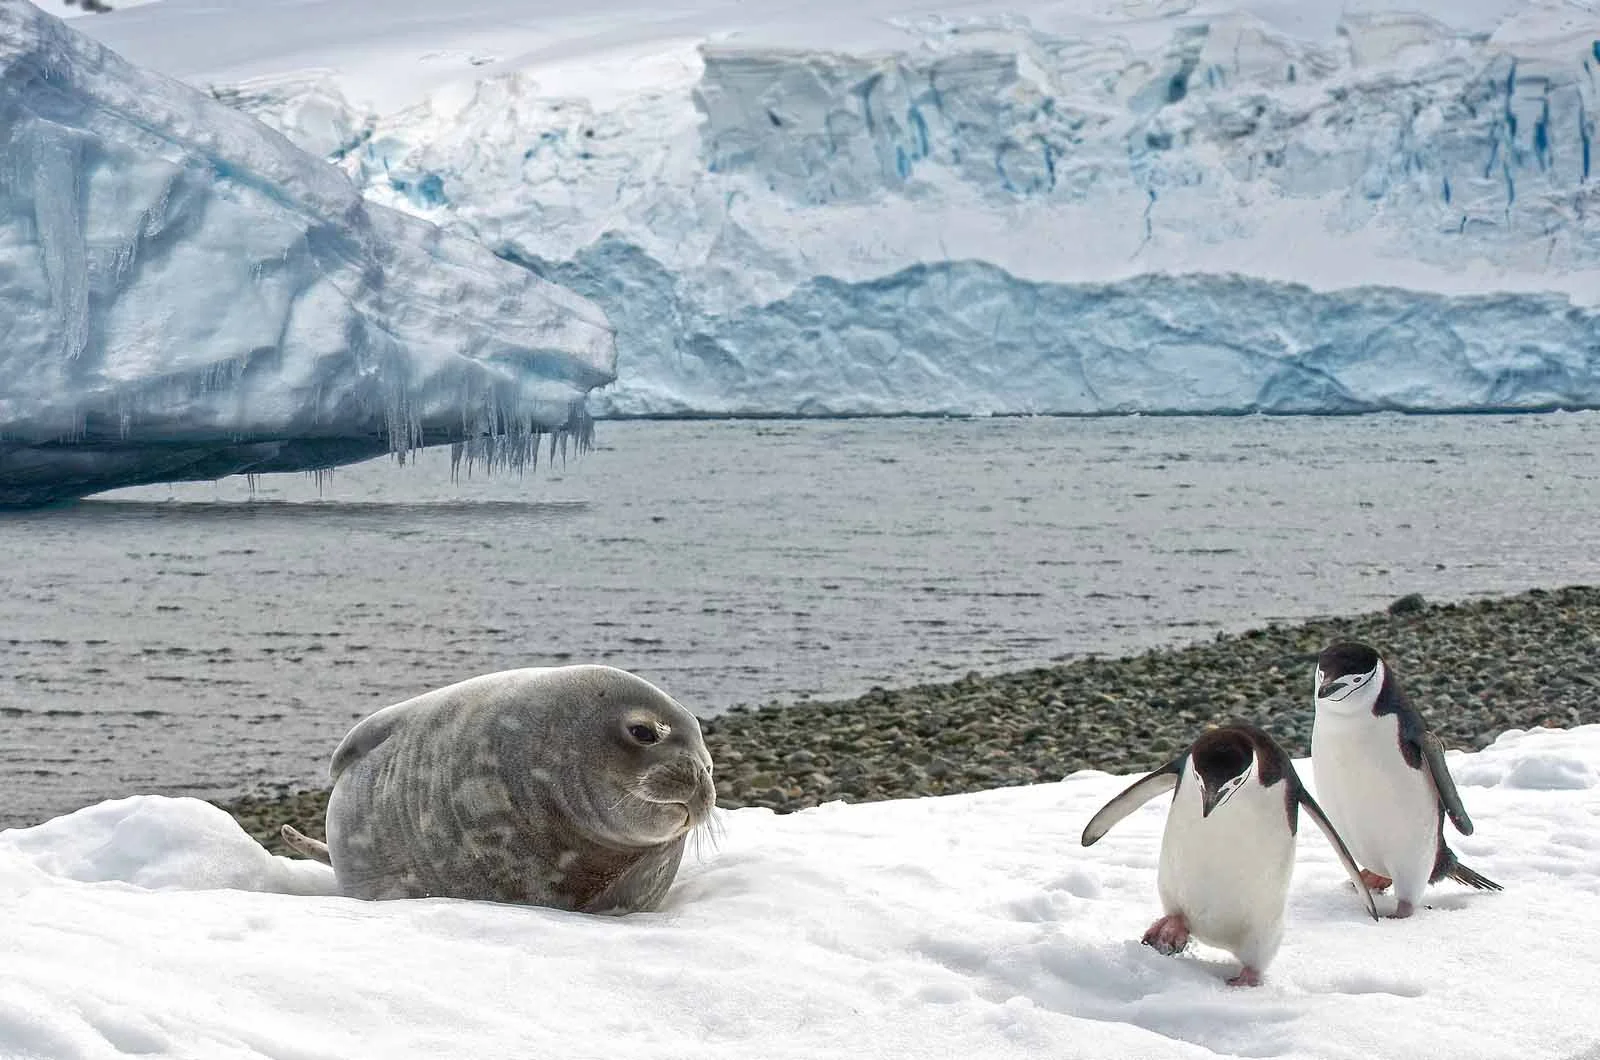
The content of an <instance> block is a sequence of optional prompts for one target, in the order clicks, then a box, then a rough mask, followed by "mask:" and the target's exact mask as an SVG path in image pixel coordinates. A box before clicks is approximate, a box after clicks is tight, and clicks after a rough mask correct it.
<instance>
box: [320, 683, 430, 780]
mask: <svg viewBox="0 0 1600 1060" xmlns="http://www.w3.org/2000/svg"><path fill="white" fill-rule="evenodd" d="M413 702H414V701H413V700H407V701H406V702H404V703H396V704H394V705H393V706H388V707H384V708H383V709H382V710H380V711H377V712H376V713H374V714H369V715H367V716H366V717H365V718H363V719H361V721H359V722H357V723H356V727H355V728H353V729H351V730H350V731H349V732H347V733H345V734H344V739H343V740H340V741H339V746H338V747H336V748H334V751H333V760H332V761H331V762H329V763H328V779H329V781H330V782H334V783H337V782H338V780H339V774H340V773H343V772H344V771H345V770H346V769H349V768H350V766H351V764H352V763H354V762H355V761H356V760H357V759H359V758H363V757H365V756H366V755H367V754H369V753H370V752H371V751H372V749H373V748H375V747H377V746H378V745H379V744H381V743H383V741H385V740H387V739H388V738H389V737H391V736H393V735H394V730H395V727H396V726H398V725H399V724H400V722H401V721H403V720H404V717H405V708H407V707H410V706H411V705H412V703H413Z"/></svg>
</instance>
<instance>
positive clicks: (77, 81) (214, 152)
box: [0, 0, 615, 505]
mask: <svg viewBox="0 0 1600 1060" xmlns="http://www.w3.org/2000/svg"><path fill="white" fill-rule="evenodd" d="M75 24H76V25H86V24H89V23H87V22H85V21H82V20H79V21H78V22H76V23H75ZM0 70H3V71H4V77H3V78H0V144H3V147H4V151H5V158H6V160H7V161H6V164H5V166H4V171H3V173H0V200H3V201H4V202H5V203H6V205H7V207H8V208H7V209H6V211H5V214H4V218H3V220H0V297H3V298H4V301H5V306H6V320H5V322H4V323H3V324H0V333H3V334H4V336H5V339H6V341H5V343H4V344H3V346H0V505H3V504H16V503H38V502H41V501H48V500H52V499H57V498H60V497H72V496H78V495H81V494H83V493H88V492H93V491H94V490H98V489H106V488H110V487H112V486H117V485H130V484H134V483H138V482H147V481H170V480H174V479H183V478H215V477H219V476H220V475H223V474H228V473H231V472H236V471H273V470H297V469H303V468H322V467H328V466H332V465H334V464H340V463H345V462H348V461H351V460H355V459H361V458H365V457H370V456H374V455H377V454H379V453H382V452H385V451H392V452H396V453H399V454H402V455H403V454H404V453H405V452H406V451H408V450H409V449H411V448H413V447H415V446H417V445H421V444H425V443H426V444H437V443H439V442H446V441H449V442H461V441H465V442H467V443H469V444H472V445H474V446H476V447H478V448H480V449H482V448H484V447H485V444H486V441H485V439H486V437H487V438H488V439H492V440H495V441H496V443H497V444H496V445H494V446H493V452H492V453H490V452H485V454H484V455H486V456H492V457H494V458H496V459H506V460H508V461H509V462H512V463H516V462H518V461H519V460H521V459H525V458H526V456H527V447H528V446H529V445H530V444H531V443H532V442H534V441H536V440H537V439H538V438H539V437H540V436H541V435H543V434H545V433H550V434H551V435H552V438H555V437H557V436H563V434H564V432H566V431H570V430H578V431H580V432H581V431H582V430H583V429H584V424H585V422H586V420H585V413H584V410H583V401H584V398H585V395H586V393H587V392H588V390H590V389H591V388H593V387H595V386H598V385H600V384H603V383H605V382H608V381H609V380H610V379H612V378H613V376H614V366H615V349H614V343H613V338H612V334H611V331H610V328H609V326H608V324H607V322H606V320H605V317H604V315H603V313H601V311H600V310H599V309H597V308H596V307H595V306H594V305H592V304H591V303H589V302H586V301H585V300H583V299H581V298H579V297H577V296H575V295H573V294H572V293H571V292H570V291H566V290H562V289H560V288H558V287H555V286H553V285H551V284H549V283H546V282H544V281H542V280H539V279H538V278H536V277H534V276H532V275H530V274H529V273H528V272H527V271H526V270H525V269H521V268H518V267H516V266H515V265H512V264H509V263H507V262H505V261H503V260H501V259H499V258H496V257H495V256H494V255H492V254H490V253H488V252H487V251H486V250H484V249H483V248H482V247H481V246H479V245H477V244H475V243H473V242H471V241H468V240H465V239H461V238H459V237H456V236H449V235H445V234H443V233H441V232H440V231H439V230H438V229H437V228H436V227H435V226H433V225H432V224H429V223H428V222H426V221H422V220H419V219H417V218H415V217H412V216H409V215H407V214H404V213H400V212H397V211H394V210H391V209H388V208H386V207H384V206H381V205H379V204H376V203H370V202H367V201H365V200H363V198H362V197H361V196H360V194H359V193H358V191H357V189H356V188H355V187H354V186H352V185H351V183H350V182H349V180H348V179H347V178H346V176H345V175H344V174H342V173H340V172H339V171H338V170H337V169H335V168H334V167H332V166H330V165H328V164H327V163H326V162H325V161H323V160H320V159H318V158H316V157H313V156H311V155H309V154H306V153H305V152H304V151H302V150H300V149H298V148H296V147H294V146H293V145H292V144H290V143H289V142H288V141H286V140H285V139H284V138H283V137H281V136H279V135H278V134H276V133H274V132H273V131H272V130H270V129H268V128H267V127H265V126H264V125H262V124H260V123H259V122H256V121H254V120H252V119H250V118H249V117H247V116H245V115H243V114H241V113H240V112H239V111H238V110H236V109H234V108H231V107H228V106H226V105H224V104H222V103H219V102H217V101H216V100H215V99H213V98H211V97H210V96H208V95H207V94H205V93H202V92H200V91H197V90H195V89H192V88H189V87H187V86H184V85H181V84H179V83H176V82H173V81H170V80H168V79H167V78H165V77H161V76H158V75H154V74H151V73H149V72H146V71H143V70H140V69H138V68H136V67H134V66H131V65H129V64H128V63H126V62H124V61H122V60H121V59H119V58H118V57H117V56H116V55H114V54H112V53H110V52H109V51H107V50H106V49H105V48H103V47H102V46H101V45H99V44H96V43H95V42H93V41H91V40H89V39H88V38H86V37H84V36H82V35H80V34H78V33H76V32H74V31H73V30H71V29H69V28H68V27H67V26H66V24H65V23H62V22H60V21H57V20H55V19H53V18H50V17H48V16H45V15H43V14H41V13H40V12H39V11H38V9H36V8H34V7H32V6H30V5H28V4H26V3H23V2H21V0H0ZM502 440H503V441H504V442H506V443H507V444H498V442H499V441H502Z"/></svg>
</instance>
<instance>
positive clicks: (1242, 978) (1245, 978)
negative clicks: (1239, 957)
mask: <svg viewBox="0 0 1600 1060" xmlns="http://www.w3.org/2000/svg"><path fill="white" fill-rule="evenodd" d="M1228 985H1229V986H1260V985H1261V973H1260V972H1258V971H1256V970H1255V969H1254V968H1252V967H1250V966H1249V965H1248V964H1247V965H1245V966H1244V967H1243V968H1241V969H1239V974H1238V975H1236V976H1234V977H1233V978H1232V979H1229V980H1228Z"/></svg>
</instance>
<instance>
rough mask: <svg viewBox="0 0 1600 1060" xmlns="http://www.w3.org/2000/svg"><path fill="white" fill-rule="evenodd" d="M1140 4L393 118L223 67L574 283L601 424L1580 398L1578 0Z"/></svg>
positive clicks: (1597, 212)
mask: <svg viewBox="0 0 1600 1060" xmlns="http://www.w3.org/2000/svg"><path fill="white" fill-rule="evenodd" d="M1169 6H1171V7H1174V8H1176V9H1177V10H1179V12H1180V13H1179V14H1178V15H1175V16H1172V17H1164V18H1151V19H1145V20H1142V21H1136V22H1129V23H1127V24H1126V25H1114V26H1111V27H1110V28H1107V27H1105V26H1099V27H1097V28H1096V31H1095V32H1093V33H1081V34H1073V33H1067V32H1060V31H1046V30H1044V29H1040V28H1035V27H1034V26H1033V25H1032V24H1031V23H1030V21H1029V19H1028V18H1027V17H1026V15H1025V14H1012V15H1007V16H1003V17H1000V16H990V17H974V18H966V19H956V18H945V17H939V16H927V17H924V18H921V19H917V20H907V21H902V22H900V23H899V24H898V30H897V32H899V33H900V34H901V37H902V40H903V44H902V46H899V47H895V48H890V49H887V50H885V49H878V50H874V51H870V52H865V51H864V52H862V53H860V54H850V53H844V52H819V51H808V50H802V49H783V48H776V47H771V46H763V45H743V46H735V45H732V44H729V43H726V42H723V43H716V44H711V43H703V42H702V43H700V44H699V45H697V46H695V47H693V48H692V49H690V50H688V51H686V52H685V53H684V54H682V55H680V56H679V57H678V58H679V59H680V60H681V61H680V62H679V66H680V67H681V69H682V71H683V73H682V76H680V77H677V78H676V79H673V78H671V77H666V78H662V77H659V76H657V77H655V79H654V80H651V81H649V82H648V83H641V84H638V85H634V84H632V83H631V82H629V81H628V75H627V74H625V73H621V72H619V73H618V74H617V75H616V78H615V80H616V81H618V82H619V84H618V85H614V86H613V87H612V89H611V90H610V91H608V92H606V93H604V94H598V93H593V92H591V93H588V94H568V95H564V94H562V91H561V86H562V85H563V84H564V83H567V82H566V79H565V77H564V75H559V74H558V73H555V72H546V71H541V70H539V69H537V68H530V69H526V70H518V71H513V72H510V73H502V74H500V75H498V76H495V77H492V78H489V79H485V80H482V81H479V82H476V83H474V84H467V85H461V86H457V87H456V88H454V89H452V90H450V91H442V92H437V93H435V94H434V95H433V96H431V97H430V98H428V99H427V100H425V101H424V102H422V103H421V104H419V105H416V106H412V107H409V108H407V109H404V110H401V111H399V112H396V113H392V114H371V113H363V112H361V111H360V108H355V107H348V105H345V106H346V107H347V110H346V111H344V112H341V109H340V106H339V105H338V104H336V103H333V102H330V101H333V100H337V99H338V92H337V86H334V85H330V84H329V83H327V82H326V81H322V82H318V81H317V80H316V79H315V78H311V79H310V80H308V81H307V82H306V84H305V85H302V86H300V87H299V88H298V89H296V88H295V87H294V86H292V85H287V84H286V83H284V82H278V83H274V84H273V85H271V86H269V87H268V88H262V87H259V86H257V87H254V88H252V86H248V85H246V86H236V88H235V90H234V91H235V96H236V99H237V102H238V103H239V104H240V105H241V106H245V107H253V108H255V109H256V110H258V111H260V112H263V117H264V118H266V119H267V120H274V119H275V118H276V119H277V120H279V122H280V125H281V127H283V128H284V129H285V131H286V132H287V133H288V134H289V135H291V136H299V137H302V138H303V139H305V140H306V141H307V142H308V144H318V145H321V146H322V147H323V148H324V149H327V150H329V151H330V154H331V155H332V156H333V157H335V158H337V159H338V161H339V163H340V164H341V165H342V166H344V167H345V169H346V170H347V171H348V172H350V173H351V174H352V176H353V177H354V178H355V179H356V181H357V182H358V183H359V184H360V185H361V186H362V187H363V188H364V189H365V191H366V193H367V195H368V196H369V198H371V199H373V200H375V201H378V202H382V203H386V204H390V205H394V206H397V207H399V208H401V209H405V210H410V211H412V212H414V213H417V214H419V215H421V216H424V217H427V218H429V219H432V220H435V221H437V222H439V223H440V224H442V225H445V226H447V227H449V228H452V229H454V230H458V231H461V232H463V233H464V234H468V235H471V236H472V237H474V238H477V239H480V240H482V241H483V242H484V243H486V244H487V245H489V246H491V247H493V248H495V249H496V250H497V252H499V253H501V254H502V255H503V256H505V257H507V258H509V259H511V260H514V261H518V262H521V263H524V264H526V265H528V266H529V267H530V268H532V269H534V270H535V271H537V272H539V273H540V274H541V275H543V276H545V277H546V278H549V279H551V280H554V281H556V282H559V283H562V284H565V285H569V286H571V287H573V288H574V289H576V290H578V291H580V292H582V293H583V294H584V295H586V296H587V297H589V298H591V299H593V300H594V301H595V302H596V303H598V304H599V305H601V306H602V307H604V309H605V311H606V313H607V314H608V316H609V317H610V319H611V320H612V321H613V322H614V324H615V325H616V327H617V329H618V348H619V370H620V380H619V382H618V383H617V384H616V385H614V386H611V387H608V388H606V389H605V390H604V391H601V392H599V393H597V394H596V395H595V397H594V399H593V400H592V402H591V407H592V408H593V409H595V411H596V412H597V413H598V414H601V415H623V416H632V415H662V414H666V415H675V414H697V413H707V414H765V415H771V414H777V415H784V414H802V415H804V414H883V413H930V412H944V413H1093V412H1111V411H1152V412H1154V411H1189V412H1242V411H1253V410H1270V411H1356V410H1362V409H1378V408H1407V409H1417V410H1430V409H1434V410H1445V409H1449V410H1460V409H1483V408H1497V409H1514V408H1544V407H1550V406H1572V407H1581V406H1594V405H1597V404H1600V371H1597V361H1596V357H1597V353H1596V351H1597V349H1600V329H1597V326H1596V321H1597V317H1596V315H1595V312H1594V309H1593V306H1594V305H1595V303H1596V302H1597V300H1600V191H1597V188H1600V157H1597V151H1600V127H1597V123H1600V31H1597V30H1596V29H1595V25H1600V21H1597V20H1594V19H1590V20H1587V21H1586V20H1585V19H1584V18H1582V17H1573V16H1572V11H1576V10H1577V8H1578V7H1583V5H1581V4H1579V5H1577V7H1574V5H1573V4H1572V3H1568V4H1566V5H1565V6H1562V5H1560V4H1549V3H1529V4H1526V5H1524V6H1523V7H1521V8H1518V9H1517V10H1515V11H1514V12H1513V13H1512V14H1511V15H1510V17H1508V18H1506V19H1504V20H1503V21H1502V22H1501V23H1500V24H1499V25H1498V27H1497V28H1495V29H1494V31H1493V32H1490V33H1484V32H1481V31H1472V32H1468V31H1464V30H1457V29H1454V28H1452V27H1451V26H1449V25H1446V24H1444V23H1442V22H1439V21H1436V20H1434V19H1432V18H1429V17H1425V16H1423V15H1413V14H1403V13H1396V14H1376V15H1365V16H1347V17H1345V18H1343V19H1342V20H1340V21H1339V23H1338V26H1337V32H1336V33H1335V34H1333V35H1332V36H1329V37H1327V38H1325V39H1324V38H1319V39H1298V38H1296V37H1294V36H1292V35H1291V34H1289V33H1287V32H1285V31H1284V30H1282V29H1280V28H1278V27H1276V26H1274V25H1273V24H1272V23H1271V22H1269V21H1268V20H1266V19H1264V18H1263V17H1258V15H1256V14H1252V13H1250V12H1247V11H1246V12H1236V13H1232V14H1226V15H1200V14H1195V13H1192V11H1190V10H1188V9H1191V8H1193V5H1181V4H1180V5H1169ZM1568 9H1571V10H1570V11H1569V10H1568ZM1584 10H1589V11H1590V13H1591V14H1592V13H1594V12H1593V10H1592V7H1591V8H1584ZM1579 14H1580V15H1581V12H1579ZM1591 23H1593V24H1591ZM591 73H593V78H592V79H601V78H603V77H605V76H606V71H604V70H601V71H592V72H591ZM307 115H309V117H307ZM336 141H337V144H336V146H334V147H332V148H329V147H328V145H329V144H334V143H335V142H336Z"/></svg>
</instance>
